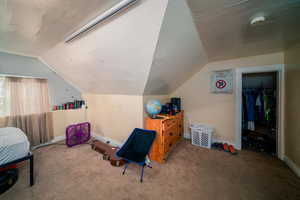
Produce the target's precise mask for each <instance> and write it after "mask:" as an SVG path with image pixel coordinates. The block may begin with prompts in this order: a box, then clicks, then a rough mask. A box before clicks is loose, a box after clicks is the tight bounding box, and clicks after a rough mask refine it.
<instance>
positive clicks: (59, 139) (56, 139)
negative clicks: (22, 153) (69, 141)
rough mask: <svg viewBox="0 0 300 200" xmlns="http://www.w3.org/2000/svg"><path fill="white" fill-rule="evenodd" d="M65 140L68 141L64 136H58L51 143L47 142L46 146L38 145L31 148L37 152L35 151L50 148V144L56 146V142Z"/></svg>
mask: <svg viewBox="0 0 300 200" xmlns="http://www.w3.org/2000/svg"><path fill="white" fill-rule="evenodd" d="M65 139H66V136H64V135H61V136H56V137H54V138H53V140H51V141H50V142H46V143H44V144H39V145H36V146H33V147H31V150H35V149H38V148H40V147H44V146H48V145H50V144H54V143H56V142H60V141H63V140H65Z"/></svg>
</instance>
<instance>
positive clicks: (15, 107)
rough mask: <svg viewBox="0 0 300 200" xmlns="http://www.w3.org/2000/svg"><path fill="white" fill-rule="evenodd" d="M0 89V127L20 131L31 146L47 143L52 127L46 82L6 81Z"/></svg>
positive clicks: (51, 133)
mask: <svg viewBox="0 0 300 200" xmlns="http://www.w3.org/2000/svg"><path fill="white" fill-rule="evenodd" d="M3 86H4V87H2V91H3V93H5V95H6V96H5V98H3V99H4V100H3V105H2V108H4V111H3V114H5V117H4V119H3V124H4V126H10V127H17V128H20V129H21V130H23V131H24V132H25V134H26V135H27V137H28V139H29V141H30V143H31V145H33V146H35V145H39V144H43V143H46V142H49V141H51V140H52V139H53V126H52V116H51V113H50V104H49V94H48V83H47V80H46V79H33V78H15V77H7V78H4V81H3ZM1 114H2V113H1Z"/></svg>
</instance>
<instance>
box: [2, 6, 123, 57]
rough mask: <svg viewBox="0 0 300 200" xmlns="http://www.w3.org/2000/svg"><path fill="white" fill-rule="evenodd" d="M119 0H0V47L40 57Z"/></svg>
mask: <svg viewBox="0 0 300 200" xmlns="http://www.w3.org/2000/svg"><path fill="white" fill-rule="evenodd" d="M119 1H120V0H88V1H86V0H63V1H61V0H30V1H23V0H0V49H2V50H5V51H10V52H16V53H21V54H27V55H35V56H39V55H41V54H42V53H44V52H45V51H47V50H48V49H49V48H51V47H53V46H54V45H56V44H57V43H58V42H59V41H62V40H63V38H64V36H65V35H66V34H67V33H68V32H70V31H71V30H72V29H74V28H76V27H77V26H78V25H80V24H81V23H85V21H86V20H87V19H90V18H91V17H93V16H95V15H97V14H99V13H102V12H103V11H105V10H106V9H108V8H110V7H111V6H113V5H114V4H116V3H117V2H119Z"/></svg>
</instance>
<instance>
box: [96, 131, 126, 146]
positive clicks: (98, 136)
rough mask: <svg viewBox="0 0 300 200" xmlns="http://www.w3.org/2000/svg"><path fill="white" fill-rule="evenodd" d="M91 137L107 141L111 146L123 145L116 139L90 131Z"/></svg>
mask: <svg viewBox="0 0 300 200" xmlns="http://www.w3.org/2000/svg"><path fill="white" fill-rule="evenodd" d="M92 137H94V138H95V139H97V140H100V141H102V142H104V143H107V142H109V143H110V144H111V145H113V146H117V147H121V146H122V145H123V143H121V142H118V141H116V140H113V139H111V138H108V137H104V136H102V135H99V134H97V133H92Z"/></svg>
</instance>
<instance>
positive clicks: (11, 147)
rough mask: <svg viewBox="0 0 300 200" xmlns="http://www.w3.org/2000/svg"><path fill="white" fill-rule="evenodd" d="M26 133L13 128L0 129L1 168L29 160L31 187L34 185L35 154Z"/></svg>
mask: <svg viewBox="0 0 300 200" xmlns="http://www.w3.org/2000/svg"><path fill="white" fill-rule="evenodd" d="M29 148H30V144H29V141H28V138H27V136H26V135H25V133H24V132H23V131H22V130H20V129H18V128H13V127H6V128H0V168H5V167H8V166H10V165H12V164H17V163H19V162H22V161H25V160H29V161H30V185H31V186H32V185H33V154H32V153H31V152H30V149H29Z"/></svg>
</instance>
